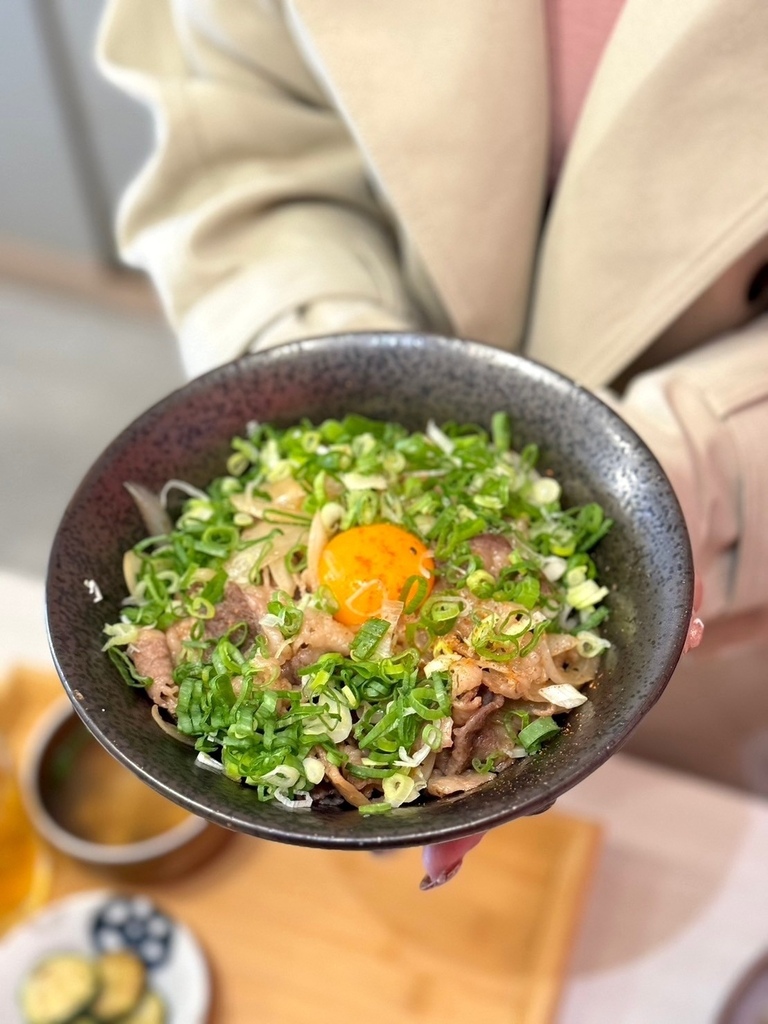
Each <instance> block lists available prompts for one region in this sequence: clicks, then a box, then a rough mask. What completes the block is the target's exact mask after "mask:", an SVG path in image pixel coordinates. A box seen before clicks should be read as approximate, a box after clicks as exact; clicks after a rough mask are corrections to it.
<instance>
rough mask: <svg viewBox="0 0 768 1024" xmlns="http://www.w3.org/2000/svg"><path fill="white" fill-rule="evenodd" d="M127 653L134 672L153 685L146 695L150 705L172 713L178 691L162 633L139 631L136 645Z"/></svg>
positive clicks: (171, 659) (171, 660)
mask: <svg viewBox="0 0 768 1024" xmlns="http://www.w3.org/2000/svg"><path fill="white" fill-rule="evenodd" d="M128 653H129V654H130V655H131V657H132V658H133V664H134V665H135V667H136V671H137V672H138V673H139V675H141V676H146V677H147V678H148V679H151V680H152V682H151V683H150V684H149V686H148V687H147V693H148V694H149V696H150V698H151V699H152V701H153V702H154V703H155V704H157V705H158V706H159V707H161V708H166V709H167V710H168V711H170V712H171V714H173V713H175V711H176V705H177V703H178V699H179V688H178V686H177V685H176V683H175V682H174V681H173V658H172V657H171V652H170V650H169V648H168V643H167V641H166V639H165V633H163V632H162V631H161V630H159V629H142V630H140V631H139V635H138V638H137V639H136V642H135V643H134V644H132V645H131V647H130V648H129V651H128Z"/></svg>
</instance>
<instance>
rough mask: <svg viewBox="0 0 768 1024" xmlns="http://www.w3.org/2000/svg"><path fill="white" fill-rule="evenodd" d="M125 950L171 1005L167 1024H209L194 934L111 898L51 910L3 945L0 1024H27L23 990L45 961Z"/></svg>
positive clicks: (139, 905) (89, 895) (142, 905)
mask: <svg viewBox="0 0 768 1024" xmlns="http://www.w3.org/2000/svg"><path fill="white" fill-rule="evenodd" d="M125 948H130V949H132V950H133V951H134V952H136V953H138V954H139V956H141V958H142V959H143V960H144V962H145V963H146V965H147V971H148V983H149V985H150V986H151V987H152V988H153V989H155V991H157V992H158V994H159V995H160V996H162V998H163V1000H164V1001H165V1004H166V1008H167V1010H168V1018H167V1024H204V1022H205V1020H206V1018H207V1015H208V1007H209V1003H210V978H209V973H208V964H207V963H206V960H205V957H204V955H203V951H202V950H201V948H200V946H199V945H198V942H197V940H196V939H195V937H194V935H193V934H192V932H191V931H190V930H189V929H188V928H187V927H185V926H184V925H183V924H181V923H180V922H179V921H175V920H173V919H172V918H170V917H169V916H168V915H167V914H165V913H164V912H163V911H162V910H161V909H160V908H159V907H158V906H157V905H156V904H154V903H153V902H152V900H150V899H149V898H148V897H146V896H135V895H131V894H126V893H119V892H111V891H108V890H99V891H96V892H94V891H88V892H83V893H78V894H77V895H75V896H69V897H67V898H66V899H62V900H59V901H58V902H56V903H52V904H50V905H49V906H47V907H44V908H43V909H42V910H41V911H39V913H37V914H35V916H34V917H32V918H30V919H29V920H28V921H26V922H25V923H24V924H21V925H18V926H17V927H16V928H14V929H13V930H12V931H10V932H8V934H7V935H6V936H5V937H4V938H3V940H2V941H0V1021H2V1024H24V1018H23V1017H22V1015H21V1010H20V1009H19V1003H18V991H19V986H20V984H21V982H22V981H23V979H24V978H25V976H26V975H27V974H28V973H29V971H30V970H31V968H32V967H34V965H35V964H36V963H37V962H38V961H39V960H40V959H42V957H44V956H46V955H50V954H52V953H63V952H67V951H70V952H78V953H86V954H91V955H97V954H98V953H100V952H106V951H108V950H114V949H125Z"/></svg>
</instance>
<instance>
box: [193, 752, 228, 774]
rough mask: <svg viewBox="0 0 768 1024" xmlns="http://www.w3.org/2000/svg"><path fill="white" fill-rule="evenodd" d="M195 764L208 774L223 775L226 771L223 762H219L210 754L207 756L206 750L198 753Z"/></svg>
mask: <svg viewBox="0 0 768 1024" xmlns="http://www.w3.org/2000/svg"><path fill="white" fill-rule="evenodd" d="M195 764H197V765H199V766H200V767H201V768H205V770H206V771H207V772H215V773H216V774H217V775H221V773H222V772H223V771H224V765H223V764H222V763H221V761H217V760H216V759H215V758H213V757H211V755H210V754H206V752H205V751H204V750H200V751H198V754H197V757H196V758H195Z"/></svg>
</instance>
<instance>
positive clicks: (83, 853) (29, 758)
mask: <svg viewBox="0 0 768 1024" xmlns="http://www.w3.org/2000/svg"><path fill="white" fill-rule="evenodd" d="M79 718H80V716H78V715H76V712H75V709H74V707H73V706H72V702H71V701H70V700H69V699H68V698H66V697H63V698H62V699H61V700H58V701H56V702H55V703H54V704H53V705H52V706H51V707H50V708H48V710H47V711H46V712H45V713H44V714H43V715H41V717H40V719H39V720H38V722H37V723H36V724H35V727H34V729H33V730H32V733H31V735H30V737H29V739H28V741H27V744H26V746H25V749H24V756H23V758H22V763H21V771H20V780H19V781H20V786H21V795H22V800H23V802H24V806H25V808H26V811H27V814H28V815H29V817H30V820H31V821H32V824H33V825H34V827H35V829H36V830H37V831H38V832H39V833H40V835H41V836H42V837H43V838H44V839H46V840H47V841H48V842H49V843H50V844H51V845H52V846H55V847H56V849H57V850H61V852H62V853H66V854H67V856H69V857H74V858H75V860H80V861H84V862H86V863H88V864H95V865H103V866H105V867H118V866H120V867H122V866H124V867H130V866H132V865H138V864H146V863H148V862H151V861H154V860H159V859H160V858H161V857H165V856H167V855H168V854H171V853H174V852H175V851H177V850H180V849H181V848H182V847H184V846H186V845H187V843H191V842H192V841H193V840H195V839H197V837H198V836H199V835H201V834H202V833H203V832H205V830H206V829H207V828H210V825H209V823H208V822H207V821H206V820H205V818H201V817H198V816H196V815H194V814H190V816H189V817H188V818H185V819H184V820H182V821H180V822H179V823H178V824H177V825H174V826H173V827H172V828H169V829H166V830H165V831H164V832H158V833H157V835H154V836H151V837H150V838H148V839H142V840H140V841H139V842H136V843H109V844H108V843H94V842H91V841H89V840H88V839H83V838H82V837H80V836H77V835H75V834H74V833H73V832H70V831H69V830H68V829H66V828H64V826H63V825H61V824H60V823H59V822H58V821H57V820H56V818H54V817H53V815H52V814H51V813H50V811H49V810H48V808H47V807H46V805H45V802H44V801H43V798H42V796H41V791H42V786H41V770H42V767H43V763H44V761H45V758H46V756H47V755H48V752H49V750H50V749H51V744H52V743H53V741H54V739H55V738H56V736H57V735H58V734H59V732H60V731H61V729H62V728H63V727H64V726H65V725H66V723H67V722H68V721H69V720H70V719H79ZM85 724H86V725H87V723H85ZM88 732H89V733H90V729H89V730H88Z"/></svg>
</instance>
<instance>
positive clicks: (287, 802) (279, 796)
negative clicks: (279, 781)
mask: <svg viewBox="0 0 768 1024" xmlns="http://www.w3.org/2000/svg"><path fill="white" fill-rule="evenodd" d="M275 800H277V802H278V803H279V804H282V805H283V807H288V808H289V809H290V810H292V811H303V810H306V809H307V808H308V807H311V806H312V797H311V796H310V795H309V793H302V795H301V796H300V797H299V798H298V799H296V800H291V799H290V797H287V796H286V795H285V793H281V792H280V790H279V789H276V790H275Z"/></svg>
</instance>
